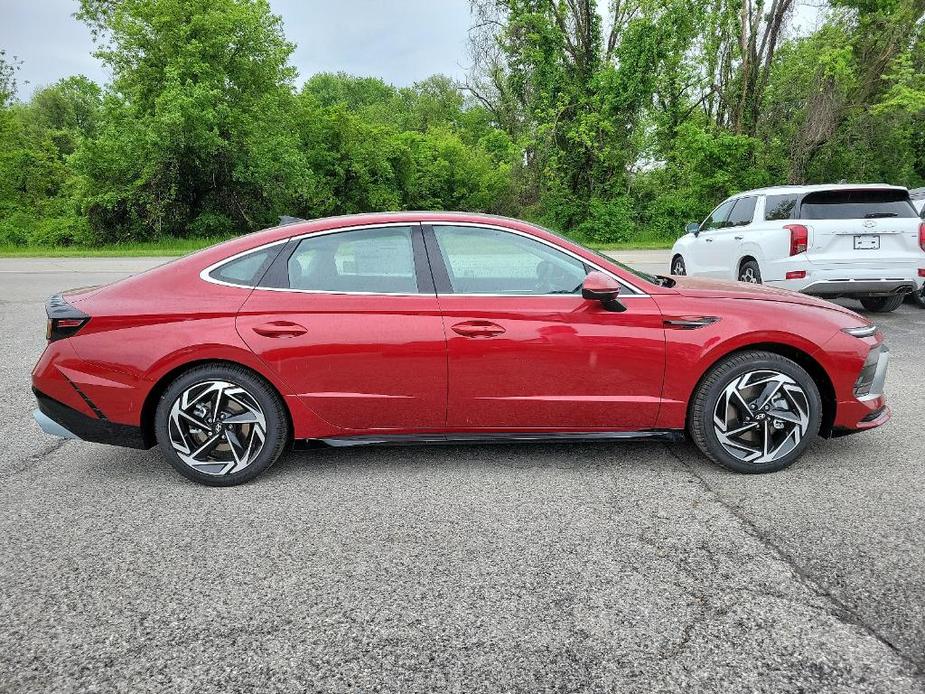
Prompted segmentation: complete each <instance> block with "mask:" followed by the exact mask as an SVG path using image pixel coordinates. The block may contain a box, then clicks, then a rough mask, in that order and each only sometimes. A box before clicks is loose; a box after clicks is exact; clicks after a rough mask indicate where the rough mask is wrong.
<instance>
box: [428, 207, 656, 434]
mask: <svg viewBox="0 0 925 694" xmlns="http://www.w3.org/2000/svg"><path fill="white" fill-rule="evenodd" d="M425 239H426V240H427V249H428V255H429V257H430V259H431V267H432V269H433V272H434V278H435V282H436V283H437V290H438V298H439V303H440V309H441V311H442V313H443V317H444V322H445V325H446V334H447V349H448V357H449V360H448V373H449V396H448V403H447V427H448V429H449V430H450V431H451V432H478V431H482V432H484V431H494V432H531V431H548V432H551V431H559V432H576V433H577V432H590V431H601V430H606V431H619V430H634V429H644V428H647V427H651V426H654V424H655V421H656V417H657V415H658V408H659V400H660V397H661V390H662V379H663V375H664V368H665V337H664V331H663V327H662V318H661V314H660V312H659V310H658V307H657V306H656V304H655V302H654V301H653V300H652V299H651V298H650V297H649V296H647V295H646V294H645V293H644V292H641V291H634V290H633V289H631V288H630V287H629V286H627V289H626V292H624V293H622V294H621V297H622V301H623V302H624V304H625V305H626V307H627V310H626V311H625V312H623V313H617V312H612V311H607V310H605V309H604V308H603V306H602V305H601V303H600V302H597V301H587V300H585V299H583V298H582V296H581V284H582V282H583V280H584V277H585V275H586V274H587V272H588V271H589V270H591V269H599V268H596V267H592V266H591V265H589V264H588V262H586V261H584V260H582V259H580V258H578V257H577V256H573V255H571V254H570V253H567V252H565V251H564V250H562V249H560V248H559V247H557V246H554V245H552V244H551V243H549V242H545V241H540V240H538V239H537V238H536V237H533V236H531V235H528V234H525V233H522V232H516V231H513V230H509V229H501V228H494V227H490V226H486V225H463V224H452V225H451V224H434V225H433V226H432V227H428V226H426V225H425Z"/></svg>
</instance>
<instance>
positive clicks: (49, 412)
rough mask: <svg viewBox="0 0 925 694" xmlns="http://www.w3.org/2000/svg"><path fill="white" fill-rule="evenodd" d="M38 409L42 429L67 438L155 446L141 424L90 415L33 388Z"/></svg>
mask: <svg viewBox="0 0 925 694" xmlns="http://www.w3.org/2000/svg"><path fill="white" fill-rule="evenodd" d="M32 392H33V393H35V399H36V400H37V401H38V405H39V407H38V409H37V410H36V411H35V412H34V413H33V416H34V417H35V421H36V422H37V423H38V425H39V427H41V429H42V431H44V432H45V433H46V434H51V435H52V436H57V437H59V438H64V439H81V440H83V441H92V442H94V443H105V444H108V445H110V446H125V447H127V448H142V449H144V448H151V445H150V444H148V443H146V442H145V439H144V436H143V435H142V431H141V427H134V426H130V425H128V424H117V423H116V422H111V421H109V420H108V419H106V418H105V417H90V416H88V415H85V414H84V413H83V412H78V411H77V410H75V409H74V408H72V407H69V406H68V405H65V404H64V403H62V402H58V401H57V400H55V399H54V398H51V397H49V396H48V395H45V393H43V392H41V391H40V390H38V389H36V388H33V389H32Z"/></svg>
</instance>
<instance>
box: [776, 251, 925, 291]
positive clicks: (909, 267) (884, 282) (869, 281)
mask: <svg viewBox="0 0 925 694" xmlns="http://www.w3.org/2000/svg"><path fill="white" fill-rule="evenodd" d="M920 267H925V258H923V259H922V260H921V261H915V262H908V261H904V262H900V263H896V264H892V265H890V266H888V267H868V268H865V267H852V266H850V265H843V266H837V267H824V266H823V267H820V266H819V265H813V264H812V263H809V262H807V261H806V260H805V259H797V260H791V259H788V260H786V261H779V262H775V263H769V267H768V271H767V273H764V268H762V274H763V275H764V276H765V280H764V281H765V284H768V285H770V286H772V287H779V288H781V289H789V290H791V291H794V292H802V293H804V294H811V295H813V296H818V297H823V298H828V299H835V298H837V297H840V296H844V297H862V296H890V295H892V294H908V293H909V292H914V291H917V290H918V289H920V288H921V287H922V278H921V277H919V276H918V271H919V268H920ZM794 271H802V272H805V273H806V276H805V277H802V278H800V279H794V280H787V279H784V277H786V273H788V272H794Z"/></svg>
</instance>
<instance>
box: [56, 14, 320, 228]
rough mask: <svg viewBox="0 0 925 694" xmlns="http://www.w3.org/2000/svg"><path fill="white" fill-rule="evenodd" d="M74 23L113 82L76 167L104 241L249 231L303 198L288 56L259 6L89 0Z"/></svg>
mask: <svg viewBox="0 0 925 694" xmlns="http://www.w3.org/2000/svg"><path fill="white" fill-rule="evenodd" d="M79 16H80V17H81V18H82V19H83V20H84V21H86V22H87V23H88V24H89V25H90V26H91V27H93V28H94V31H95V32H96V35H97V37H98V39H99V40H100V42H101V47H100V49H99V50H98V51H97V55H98V56H99V57H100V58H101V59H102V60H103V61H104V62H105V63H106V64H107V65H108V66H109V68H110V69H111V70H112V73H113V83H112V86H111V88H110V90H109V91H108V93H107V94H106V96H105V98H104V101H103V107H102V119H101V123H100V124H99V126H98V128H99V129H98V134H97V136H96V137H95V138H93V139H85V140H84V141H83V143H82V145H81V146H80V148H79V149H78V151H77V152H76V153H75V154H74V157H73V164H74V167H75V169H76V171H77V172H78V173H79V175H80V179H81V187H80V197H81V201H82V204H83V206H84V209H85V211H86V214H87V217H88V219H89V221H90V223H91V225H92V227H93V229H94V230H95V231H96V233H97V235H98V237H99V238H100V239H103V240H119V239H128V238H144V237H150V236H161V235H184V234H188V233H193V234H214V233H227V232H228V231H231V230H239V231H244V230H248V229H254V228H258V227H261V226H265V225H266V224H267V223H269V222H271V221H272V220H273V218H274V216H275V215H277V214H279V213H280V212H281V211H283V210H285V209H286V207H287V205H288V202H289V201H290V200H291V199H292V198H299V197H304V196H306V195H307V194H308V193H307V190H308V189H310V188H311V187H312V185H313V181H312V176H311V172H310V171H308V170H307V168H306V166H305V162H304V157H303V156H301V153H300V151H299V149H298V140H297V138H296V137H295V136H294V135H293V134H292V132H291V129H290V128H289V127H288V125H289V122H290V113H291V108H292V92H291V86H292V81H293V78H294V76H295V75H294V70H293V69H292V68H291V67H290V66H289V65H288V62H287V61H288V58H289V55H290V53H291V51H292V45H291V44H290V43H288V42H287V41H286V40H285V38H284V37H283V33H282V25H281V22H280V20H279V18H278V17H276V16H275V15H273V14H272V13H271V12H270V8H269V4H268V3H267V2H266V0H160V1H159V2H148V1H147V0H121V1H120V2H101V1H99V0H84V1H83V2H82V3H81V11H80V12H79Z"/></svg>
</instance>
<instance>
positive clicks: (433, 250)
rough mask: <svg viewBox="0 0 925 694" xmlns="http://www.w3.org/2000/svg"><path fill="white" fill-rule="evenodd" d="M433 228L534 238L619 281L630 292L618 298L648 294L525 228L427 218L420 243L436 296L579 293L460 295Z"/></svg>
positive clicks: (531, 295)
mask: <svg viewBox="0 0 925 694" xmlns="http://www.w3.org/2000/svg"><path fill="white" fill-rule="evenodd" d="M435 227H474V228H477V229H491V230H492V231H500V232H502V233H508V234H514V235H515V236H522V237H524V238H527V239H532V240H533V241H536V242H537V243H541V244H543V245H545V246H549V247H550V248H552V249H553V250H556V251H559V252H560V253H564V254H565V255H567V256H570V257H572V258H574V259H575V260H577V261H579V262H580V263H582V264H584V265H586V266H588V267H590V268H591V269H592V270H595V271H597V272H603V273H604V274H605V275H607V276H608V277H611V278H612V279H614V280H615V281H617V282H618V283H620V284H621V285H622V286H623V287H625V288H626V289H628V290H629V291H630V292H632V293H631V294H624V293H622V292H621V293H620V300H621V301H622V300H623V299H628V298H637V297H639V298H645V297H648V296H649V295H648V294H647V293H646V292H644V291H642V290H641V289H639V288H638V287H636V286H634V285H632V284H630V283H629V282H627V281H626V280H624V279H623V278H622V277H619V276H618V275H616V274H615V273H613V272H611V271H610V270H606V269H604V268H602V267H601V266H600V265H598V264H597V263H595V262H593V261H591V260H588V259H587V258H583V257H582V256H580V255H578V254H577V253H573V252H572V251H571V250H569V249H567V248H563V247H562V246H559V245H558V244H555V243H552V242H551V241H547V240H546V239H543V238H540V237H539V236H536V235H534V234H530V233H527V232H525V231H520V230H519V229H511V228H509V227H502V226H498V225H496V224H483V223H481V222H454V221H443V220H441V221H436V222H434V221H430V222H422V223H421V228H422V229H423V232H424V243H425V246H426V247H427V256H428V259H429V260H430V268H431V272H432V273H433V275H434V281H435V283H436V285H437V296H465V297H496V298H499V297H505V298H508V299H513V298H520V299H526V298H529V297H543V298H550V297H559V298H565V299H574V298H575V297H576V296H579V297H580V296H581V295H580V294H489V293H484V294H481V293H479V294H464V293H457V292H454V291H453V288H452V285H451V284H450V281H449V272H448V271H447V268H446V259H445V258H444V257H443V253H442V251H441V250H440V246H439V245H438V244H437V237H436V233H435V231H434V228H435Z"/></svg>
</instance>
